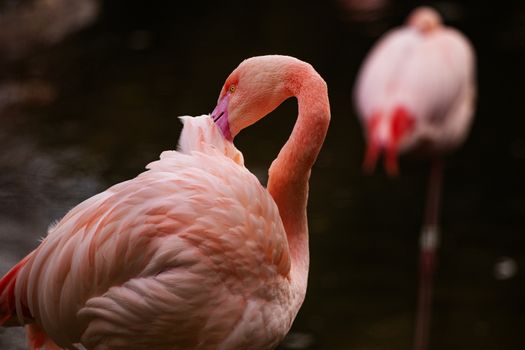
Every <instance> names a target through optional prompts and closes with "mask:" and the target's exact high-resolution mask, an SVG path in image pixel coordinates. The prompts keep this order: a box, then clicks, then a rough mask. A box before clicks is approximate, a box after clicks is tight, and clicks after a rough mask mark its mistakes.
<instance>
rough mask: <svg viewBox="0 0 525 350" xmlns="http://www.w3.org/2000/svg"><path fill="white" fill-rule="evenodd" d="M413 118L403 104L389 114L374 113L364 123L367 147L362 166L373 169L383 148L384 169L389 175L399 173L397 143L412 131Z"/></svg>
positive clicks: (370, 170)
mask: <svg viewBox="0 0 525 350" xmlns="http://www.w3.org/2000/svg"><path fill="white" fill-rule="evenodd" d="M414 126H415V118H414V117H413V115H412V114H410V112H409V111H408V110H407V109H406V108H405V107H403V106H398V107H396V108H394V109H393V112H392V113H391V114H390V115H384V114H382V113H379V112H376V113H374V114H373V115H372V116H371V117H370V118H369V119H368V120H367V124H366V134H367V149H366V153H365V159H364V163H363V168H364V170H365V171H366V172H368V173H370V172H372V171H373V170H374V169H375V166H376V163H377V159H378V157H379V156H380V153H381V151H382V150H384V152H385V154H384V161H385V169H386V171H387V173H388V174H389V175H391V176H395V175H397V174H398V173H399V165H398V160H397V156H398V152H399V145H400V143H401V142H403V141H404V140H405V139H406V138H407V136H409V135H410V133H412V131H413V130H414Z"/></svg>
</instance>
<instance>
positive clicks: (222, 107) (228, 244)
mask: <svg viewBox="0 0 525 350" xmlns="http://www.w3.org/2000/svg"><path fill="white" fill-rule="evenodd" d="M292 96H296V97H297V99H298V105H299V115H298V117H297V122H296V124H295V127H294V129H293V131H292V133H291V135H290V138H289V140H288V141H287V142H286V144H285V145H284V147H283V148H282V150H281V151H280V153H279V155H278V156H277V158H276V159H275V160H274V162H273V163H272V165H271V167H270V170H269V180H268V189H266V188H264V187H263V186H262V185H261V184H260V183H259V181H258V180H257V178H256V177H255V176H254V175H253V174H251V173H250V172H249V171H248V170H247V169H246V168H245V167H244V165H243V157H242V154H241V153H240V152H239V151H238V150H237V149H236V148H235V146H234V145H233V143H232V142H231V141H232V140H233V137H234V136H235V135H237V134H238V133H239V132H240V131H241V130H242V129H243V128H245V127H247V126H249V125H251V124H253V123H255V122H256V121H257V120H259V119H261V118H262V117H264V116H265V115H266V114H268V113H270V112H271V111H272V110H273V109H275V108H276V107H277V106H278V105H279V104H281V103H282V102H283V101H284V100H285V99H287V98H289V97H292ZM329 119H330V110H329V103H328V95H327V88H326V84H325V82H324V80H323V79H322V78H321V77H320V76H319V74H317V72H316V71H315V70H314V69H313V68H312V66H310V65H309V64H307V63H304V62H302V61H300V60H297V59H295V58H292V57H287V56H262V57H254V58H250V59H248V60H245V61H244V62H242V63H241V64H240V65H239V67H238V68H237V69H235V70H234V71H233V72H232V73H231V75H230V76H229V77H228V79H227V80H226V82H225V84H224V86H223V88H222V91H221V93H220V97H219V102H218V105H217V107H216V108H215V110H214V111H213V112H212V114H211V116H208V115H204V116H201V117H196V118H190V117H183V118H182V121H183V124H184V128H183V130H182V133H181V136H180V141H179V148H178V151H167V152H164V153H162V154H161V156H160V160H158V161H155V162H153V163H151V164H149V165H148V167H147V168H148V170H147V171H146V172H144V173H142V174H140V175H139V176H138V177H136V178H134V179H132V180H129V181H125V182H123V183H120V184H117V185H115V186H113V187H111V188H109V189H108V190H106V191H104V192H102V193H100V194H98V195H96V196H94V197H92V198H90V199H88V200H86V201H84V202H83V203H81V204H79V205H78V206H76V207H75V208H73V209H72V210H71V211H70V212H69V213H68V214H67V215H66V216H65V217H64V218H63V219H62V220H61V221H60V222H58V223H57V224H56V225H54V226H53V227H51V228H50V229H49V233H48V235H47V237H46V238H45V239H44V240H43V241H42V243H41V244H40V245H39V246H38V247H37V248H36V249H35V250H34V251H33V252H31V253H30V254H29V255H28V256H26V257H25V258H24V259H23V260H22V261H21V262H20V263H18V264H17V265H16V266H15V267H13V268H12V269H11V271H9V272H8V273H7V274H6V275H5V276H4V277H3V279H2V280H1V281H0V325H2V324H3V325H4V326H11V325H25V326H26V330H27V333H28V343H29V346H30V348H31V349H48V350H49V349H60V348H67V349H76V348H78V344H82V345H83V346H84V347H86V348H87V349H93V350H116V349H127V350H130V349H170V350H174V349H272V348H274V347H275V346H277V344H278V343H279V342H280V341H281V340H282V338H283V337H284V336H285V334H286V333H287V332H288V330H289V329H290V327H291V324H292V322H293V320H294V318H295V316H296V314H297V312H298V310H299V308H300V306H301V304H302V302H303V299H304V297H305V293H306V284H307V275H308V266H309V253H308V228H307V217H306V203H307V196H308V179H309V176H310V171H311V168H312V165H313V163H314V162H315V159H316V157H317V154H318V152H319V150H320V148H321V145H322V143H323V141H324V138H325V134H326V131H327V128H328V124H329Z"/></svg>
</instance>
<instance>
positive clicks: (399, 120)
mask: <svg viewBox="0 0 525 350" xmlns="http://www.w3.org/2000/svg"><path fill="white" fill-rule="evenodd" d="M475 96H476V83H475V56H474V52H473V49H472V47H471V45H470V43H469V42H468V40H467V39H466V38H465V37H464V36H463V35H462V34H461V33H459V32H458V31H457V30H454V29H452V28H449V27H446V26H444V25H443V24H442V20H441V17H440V15H439V14H438V13H437V12H436V11H435V10H433V9H431V8H428V7H421V8H418V9H416V10H414V11H413V12H412V14H411V15H410V16H409V17H408V20H407V23H406V24H405V25H404V26H403V27H401V28H397V29H394V30H392V31H391V32H389V33H387V34H386V35H385V36H384V37H382V38H381V39H380V40H379V42H378V43H377V44H376V45H375V47H374V48H373V49H372V51H371V53H370V54H369V55H368V57H367V58H366V59H365V62H364V64H363V66H362V68H361V71H360V72H359V76H358V79H357V84H356V88H355V98H356V104H357V109H358V113H359V116H360V118H361V120H362V122H363V124H364V130H365V133H366V139H367V143H368V145H367V150H366V154H365V158H364V164H363V166H364V169H365V170H366V171H367V172H371V171H373V170H374V168H375V164H376V162H377V159H378V157H379V156H380V153H381V151H383V150H384V153H385V156H384V161H385V168H386V170H387V172H388V173H389V174H390V175H396V174H398V172H399V170H398V162H397V156H398V154H399V153H403V152H417V153H420V154H421V153H422V154H427V155H428V156H430V157H431V158H432V167H431V173H430V180H429V190H428V197H427V206H426V212H425V219H424V224H423V228H422V232H421V258H420V279H421V282H420V291H419V302H418V317H417V322H416V327H417V328H416V338H415V348H416V349H418V350H420V349H425V348H426V347H427V343H428V340H427V338H428V328H429V320H430V311H431V291H432V275H433V272H434V265H435V255H436V249H437V243H438V240H439V230H438V216H439V207H440V196H441V185H442V176H443V174H442V173H443V161H442V155H443V154H445V153H447V152H449V151H451V150H453V149H455V148H456V147H458V146H459V145H460V144H461V143H462V142H463V141H464V140H465V138H466V136H467V134H468V131H469V129H470V124H471V121H472V117H473V113H474V103H475Z"/></svg>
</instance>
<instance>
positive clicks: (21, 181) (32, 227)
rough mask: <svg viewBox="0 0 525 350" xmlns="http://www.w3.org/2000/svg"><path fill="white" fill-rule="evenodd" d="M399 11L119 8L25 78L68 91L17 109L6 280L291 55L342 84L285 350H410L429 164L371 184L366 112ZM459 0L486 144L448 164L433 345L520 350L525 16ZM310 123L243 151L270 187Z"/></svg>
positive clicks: (3, 258)
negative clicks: (305, 275) (356, 103)
mask: <svg viewBox="0 0 525 350" xmlns="http://www.w3.org/2000/svg"><path fill="white" fill-rule="evenodd" d="M385 3H388V4H389V5H388V11H384V12H381V13H382V15H381V16H380V17H379V18H378V19H377V20H376V21H375V22H366V21H358V22H355V21H352V19H351V16H349V15H348V13H347V12H346V11H347V9H346V8H345V7H343V6H342V5H341V2H340V1H339V0H333V1H325V2H308V1H306V2H305V1H298V0H297V1H291V2H286V3H284V2H280V1H276V0H275V1H265V2H264V3H261V4H258V3H256V2H254V3H250V4H246V3H245V2H241V1H233V2H231V3H228V4H221V5H219V4H216V3H215V2H209V3H205V2H195V3H192V4H188V7H187V8H185V9H184V10H182V9H181V8H179V7H178V6H176V5H160V4H159V3H157V4H155V5H152V4H149V3H146V2H144V1H136V2H125V1H124V0H115V1H111V2H106V3H105V4H104V6H105V7H104V10H103V16H102V18H101V19H100V20H99V22H98V23H97V24H96V25H95V26H94V27H92V28H91V29H89V30H87V31H85V32H83V33H82V34H79V35H77V36H75V37H72V38H71V39H70V40H67V41H65V42H64V43H63V44H61V45H59V46H56V47H54V48H51V49H46V50H42V52H41V53H37V54H35V55H34V57H31V59H30V61H28V62H24V63H22V64H21V68H20V67H19V69H20V70H22V71H26V74H27V75H29V76H31V75H38V76H39V79H42V80H45V79H47V80H49V81H50V82H52V83H53V84H54V85H55V88H56V93H57V95H56V101H55V102H54V103H53V104H51V105H49V106H45V107H41V106H40V107H32V108H25V109H22V110H20V109H17V110H14V109H11V108H9V109H6V110H4V111H3V112H2V115H1V118H2V130H0V146H1V148H2V152H0V169H1V170H2V171H1V172H0V242H1V244H0V273H3V272H5V271H7V269H8V268H9V267H10V266H11V265H12V264H13V263H14V262H15V261H17V260H19V259H20V258H21V257H23V256H24V255H25V254H27V253H28V252H29V251H30V250H31V249H32V248H33V247H35V246H36V244H37V243H38V242H37V241H38V239H39V238H40V237H41V236H42V235H44V234H45V231H46V228H47V226H48V225H49V224H50V223H51V222H53V220H56V219H59V218H60V217H61V216H62V215H64V214H65V212H66V211H67V210H68V209H69V208H71V207H72V206H74V205H75V204H76V203H78V202H80V201H81V200H82V199H84V198H87V197H89V196H91V195H93V194H95V193H97V192H99V191H101V190H103V189H104V188H106V187H108V186H109V185H111V184H114V183H116V182H120V181H123V180H125V179H128V178H130V177H133V176H135V175H137V174H138V173H139V172H141V171H142V169H143V167H144V166H145V165H146V164H147V163H148V162H150V161H152V160H154V159H155V158H156V157H157V156H158V155H159V154H160V152H161V151H162V150H165V149H173V148H175V146H176V142H177V138H178V134H179V131H180V123H179V121H178V120H177V118H176V116H178V115H184V114H192V115H200V114H202V113H206V112H209V111H211V109H212V108H213V107H214V105H215V102H216V98H217V94H218V92H219V89H220V87H221V84H222V82H223V80H224V79H225V77H226V75H227V74H228V73H229V72H230V71H231V70H232V69H233V68H234V67H235V66H236V65H237V64H238V63H239V62H240V61H241V60H242V59H243V58H245V57H248V56H252V55H257V54H267V53H281V54H290V55H294V56H297V57H299V58H302V59H304V60H307V61H309V62H311V63H312V64H313V65H314V66H315V67H316V69H317V70H318V71H319V72H320V73H321V74H322V75H323V76H324V77H325V79H326V80H327V82H328V85H329V92H330V100H331V107H332V124H331V127H330V130H329V135H328V138H327V140H326V144H325V146H324V148H323V150H322V153H321V155H320V157H319V161H318V163H317V164H316V166H315V168H314V170H313V172H312V178H311V186H310V188H311V192H310V204H309V209H308V210H309V217H310V228H311V229H310V230H311V259H312V263H311V273H310V280H309V290H308V294H307V298H306V301H305V304H304V307H303V308H302V310H301V311H300V313H299V316H298V319H297V320H296V322H295V324H294V329H293V332H292V333H291V335H290V337H289V338H288V339H287V340H286V341H285V342H284V343H283V345H282V346H281V349H330V350H332V349H336V350H337V349H358V350H360V349H374V350H375V349H378V350H379V349H385V350H387V349H388V350H395V349H404V350H405V349H408V348H410V347H411V342H412V332H413V318H414V309H415V302H416V286H417V283H416V282H417V281H416V276H417V264H416V263H417V256H418V255H417V237H418V233H419V232H418V231H419V227H420V221H421V214H422V206H423V203H424V200H423V196H424V190H425V185H426V176H427V171H428V169H427V168H428V164H426V163H425V162H424V161H422V160H419V159H403V160H402V164H401V169H402V173H401V176H400V177H399V178H397V179H388V178H387V177H386V176H384V175H382V174H378V175H374V176H373V177H364V176H363V175H362V174H361V169H360V165H361V160H362V159H361V157H362V152H363V140H362V136H361V130H360V127H359V125H358V123H357V119H356V117H355V114H354V109H353V106H352V101H351V89H352V87H353V79H354V78H355V74H356V71H357V69H358V67H359V65H360V63H361V60H362V59H363V57H364V55H365V53H366V52H367V50H368V49H369V48H370V46H371V45H372V43H373V42H374V41H375V39H376V37H375V36H374V35H379V34H381V33H382V32H384V30H386V29H388V28H391V27H392V26H395V25H398V24H400V23H401V21H402V20H403V19H404V17H405V16H406V14H407V13H408V11H409V10H410V9H411V8H412V7H413V5H414V4H416V3H417V2H414V1H409V2H404V1H403V2H401V1H397V2H396V1H386V2H385ZM446 4H449V5H450V4H453V5H454V6H455V7H454V6H453V7H450V6H449V8H452V9H456V10H454V11H456V12H453V13H459V14H461V16H460V17H457V18H452V24H453V25H455V26H458V27H460V28H461V29H462V30H463V31H464V32H465V33H466V34H467V35H468V36H469V37H470V38H471V39H472V41H473V43H474V45H475V46H476V49H477V51H478V56H479V74H478V75H479V81H480V96H479V107H478V109H477V110H478V113H477V116H476V121H475V123H474V128H473V130H472V133H471V136H470V138H469V140H468V142H467V144H466V145H465V147H463V148H462V149H461V150H460V151H459V152H457V153H456V154H454V155H453V156H452V157H451V158H450V160H449V162H448V165H447V169H446V175H445V193H444V198H443V201H444V208H443V238H442V244H441V247H440V256H439V267H438V272H437V276H436V291H435V308H434V318H433V320H432V331H431V332H432V333H431V346H432V348H433V349H465V348H476V349H521V348H523V343H525V341H524V340H523V336H522V335H521V334H520V333H519V332H516V331H515V330H516V329H521V328H523V327H524V326H525V317H524V315H525V312H524V311H525V310H524V309H523V307H524V305H525V304H523V294H524V292H525V283H524V278H523V272H522V269H520V267H521V266H524V265H525V254H524V252H525V249H524V245H525V244H524V239H523V230H524V227H525V226H524V224H523V217H525V190H524V185H523V181H522V179H523V177H524V176H525V157H523V154H524V152H523V149H524V147H523V144H524V141H523V140H524V137H523V130H525V125H524V122H525V120H524V119H523V118H521V117H520V116H521V109H522V108H521V105H522V103H521V101H522V100H523V91H520V89H518V88H517V86H518V85H517V84H518V83H520V82H521V81H524V79H525V72H524V70H523V69H522V68H521V65H522V61H523V54H524V53H525V46H524V45H523V42H518V41H516V40H515V39H511V38H510V37H512V38H515V36H513V35H514V34H515V35H517V36H518V37H519V36H520V35H521V34H520V33H523V32H525V29H524V28H525V27H524V26H523V22H522V21H521V22H520V21H519V20H518V19H519V18H522V17H520V16H523V15H524V14H525V9H524V7H523V5H521V4H517V5H513V6H512V7H508V8H496V9H495V8H494V6H496V5H491V6H488V5H484V4H479V3H478V2H473V3H472V4H473V5H472V6H460V5H458V3H453V2H439V3H438V5H440V6H442V7H443V5H446ZM157 6H158V7H157ZM160 6H165V7H160ZM498 6H499V5H498ZM509 6H510V5H509ZM458 9H459V10H458ZM487 23H491V25H490V26H488V25H487ZM502 38H507V39H505V40H502ZM28 67H31V69H29V68H28ZM296 113H297V110H296V106H295V101H288V102H286V103H285V104H284V105H283V106H281V107H280V108H279V110H277V111H276V112H275V113H273V115H272V117H269V118H266V119H264V120H262V121H261V122H260V123H258V124H257V125H256V126H254V127H252V128H250V129H248V130H246V131H245V132H243V133H242V134H241V135H239V137H238V139H237V140H236V143H237V145H238V147H239V148H240V149H241V150H242V151H243V152H244V156H245V160H246V163H247V166H248V167H249V168H250V169H252V170H253V171H254V172H255V173H256V174H257V175H258V176H259V178H260V179H261V180H262V181H263V182H264V181H265V173H266V170H265V169H267V168H268V166H269V164H270V162H271V160H272V158H273V157H274V156H275V155H276V154H277V152H278V151H279V149H280V147H281V145H282V144H283V142H284V140H285V139H286V137H287V135H288V134H289V131H290V130H291V128H292V126H293V122H294V120H293V115H294V114H296ZM21 334H22V333H21V332H20V331H17V330H8V331H4V330H0V349H6V350H14V349H21V348H23V346H22V345H21V344H23V343H24V342H23V340H21V337H22V336H21ZM17 344H18V345H17Z"/></svg>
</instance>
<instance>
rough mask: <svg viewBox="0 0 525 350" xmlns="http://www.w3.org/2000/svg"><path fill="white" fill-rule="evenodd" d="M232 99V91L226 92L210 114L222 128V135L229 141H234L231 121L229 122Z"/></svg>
mask: <svg viewBox="0 0 525 350" xmlns="http://www.w3.org/2000/svg"><path fill="white" fill-rule="evenodd" d="M229 101H230V93H229V92H228V93H226V94H225V95H224V96H223V97H222V98H221V99H220V100H219V103H217V107H215V109H214V110H213V112H211V114H210V116H211V118H212V119H213V121H214V122H215V124H217V126H218V127H219V129H221V132H222V135H223V136H224V138H225V139H226V140H228V141H233V137H232V134H231V131H230V123H229V122H228V102H229Z"/></svg>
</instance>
